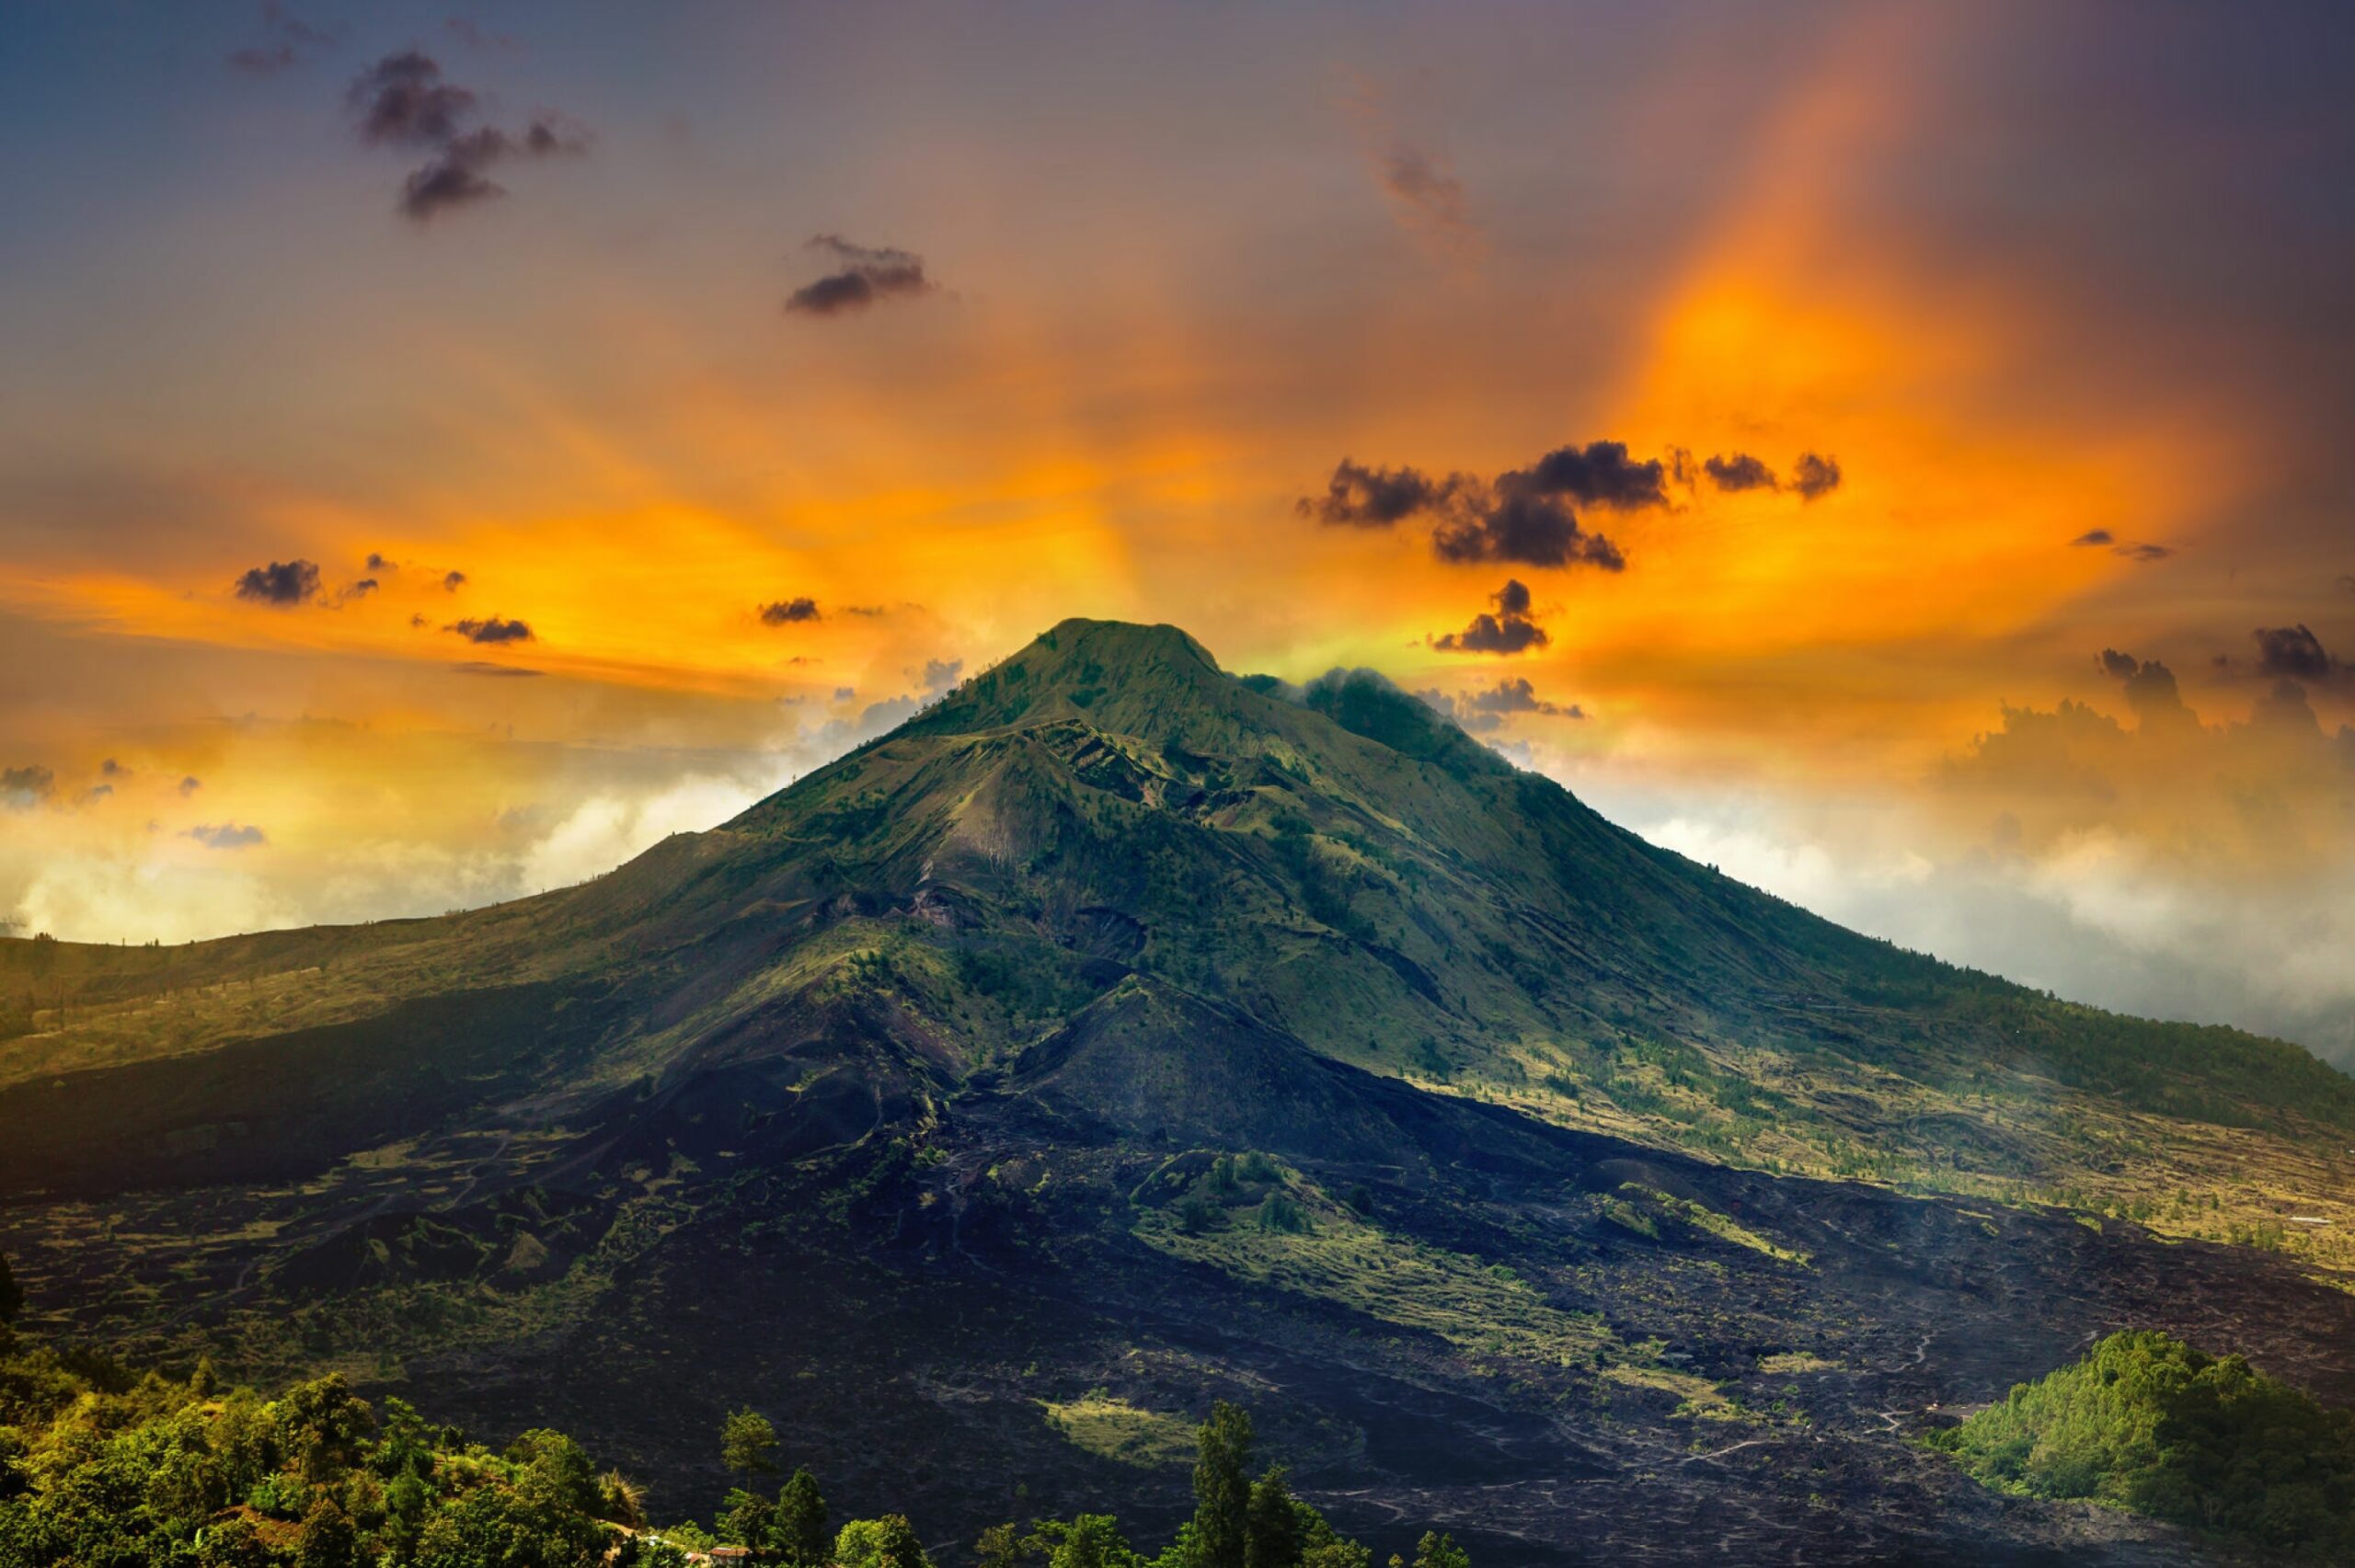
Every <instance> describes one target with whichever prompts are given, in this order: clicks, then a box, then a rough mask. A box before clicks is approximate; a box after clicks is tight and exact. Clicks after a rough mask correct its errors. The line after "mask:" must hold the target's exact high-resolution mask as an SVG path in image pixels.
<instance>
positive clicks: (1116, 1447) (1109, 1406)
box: [1039, 1389, 1194, 1470]
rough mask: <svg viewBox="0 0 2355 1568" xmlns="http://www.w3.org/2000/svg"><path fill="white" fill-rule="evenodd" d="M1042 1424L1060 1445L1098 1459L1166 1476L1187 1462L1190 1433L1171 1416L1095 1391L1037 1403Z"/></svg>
mask: <svg viewBox="0 0 2355 1568" xmlns="http://www.w3.org/2000/svg"><path fill="white" fill-rule="evenodd" d="M1039 1404H1040V1408H1041V1409H1043V1410H1044V1411H1045V1412H1046V1413H1047V1424H1048V1425H1051V1426H1052V1427H1053V1428H1054V1429H1055V1430H1056V1432H1057V1433H1059V1434H1060V1435H1061V1436H1062V1437H1063V1441H1064V1442H1066V1443H1069V1444H1070V1445H1071V1446H1072V1447H1074V1448H1084V1449H1086V1451H1087V1452H1089V1453H1091V1454H1094V1455H1096V1456H1097V1458H1099V1459H1113V1460H1116V1461H1118V1462H1119V1463H1120V1464H1124V1465H1134V1466H1136V1467H1137V1468H1138V1469H1140V1470H1166V1469H1168V1468H1169V1467H1170V1466H1172V1465H1181V1464H1188V1463H1190V1462H1192V1460H1193V1458H1194V1428H1193V1427H1192V1426H1191V1425H1189V1424H1188V1423H1187V1422H1185V1421H1184V1420H1182V1419H1180V1418H1179V1417H1177V1416H1175V1415H1164V1414H1162V1413H1159V1412H1157V1411H1151V1410H1143V1409H1140V1408H1139V1407H1138V1406H1136V1405H1133V1404H1131V1403H1130V1402H1128V1401H1126V1400H1122V1399H1114V1398H1113V1397H1111V1396H1110V1395H1109V1394H1108V1393H1106V1392H1105V1391H1103V1390H1101V1389H1097V1390H1096V1391H1092V1392H1090V1393H1087V1394H1084V1395H1082V1396H1081V1397H1080V1398H1078V1399H1075V1400H1065V1401H1061V1402H1058V1401H1054V1400H1040V1402H1039Z"/></svg>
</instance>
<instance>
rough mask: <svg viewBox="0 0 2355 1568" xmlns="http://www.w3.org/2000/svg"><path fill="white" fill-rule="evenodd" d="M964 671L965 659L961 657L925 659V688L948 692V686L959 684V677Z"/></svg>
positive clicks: (930, 690)
mask: <svg viewBox="0 0 2355 1568" xmlns="http://www.w3.org/2000/svg"><path fill="white" fill-rule="evenodd" d="M964 673H965V661H964V660H963V659H961V658H947V659H943V658H928V659H925V661H924V689H925V691H927V692H946V691H947V690H948V688H950V687H951V686H954V685H955V684H957V678H958V677H959V676H960V675H962V674H964Z"/></svg>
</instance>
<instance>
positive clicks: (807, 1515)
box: [769, 1470, 831, 1568]
mask: <svg viewBox="0 0 2355 1568" xmlns="http://www.w3.org/2000/svg"><path fill="white" fill-rule="evenodd" d="M830 1539H831V1538H830V1537H829V1536H828V1535H827V1533H826V1500H825V1499H824V1498H823V1497H821V1496H820V1495H819V1494H818V1478H817V1477H816V1476H813V1475H811V1474H810V1472H809V1471H807V1470H796V1471H794V1472H793V1473H792V1474H791V1475H790V1476H788V1477H787V1478H786V1482H785V1486H784V1488H783V1489H782V1490H781V1491H779V1492H778V1493H777V1494H776V1522H775V1525H773V1526H771V1527H770V1530H769V1541H770V1544H771V1545H772V1546H774V1547H775V1549H776V1551H778V1553H779V1554H781V1555H782V1556H783V1557H784V1559H785V1561H786V1562H787V1563H789V1564H791V1568H825V1563H826V1547H827V1545H828V1543H829V1541H830Z"/></svg>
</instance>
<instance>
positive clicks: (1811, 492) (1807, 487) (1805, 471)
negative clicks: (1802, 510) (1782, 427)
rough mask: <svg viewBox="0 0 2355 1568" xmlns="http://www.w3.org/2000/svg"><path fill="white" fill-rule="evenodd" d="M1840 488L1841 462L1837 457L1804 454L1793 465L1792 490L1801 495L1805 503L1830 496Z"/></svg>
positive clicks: (1800, 497)
mask: <svg viewBox="0 0 2355 1568" xmlns="http://www.w3.org/2000/svg"><path fill="white" fill-rule="evenodd" d="M1839 487H1840V460H1839V459H1838V458H1836V457H1824V456H1822V455H1821V454H1820V453H1817V452H1801V453H1799V456H1798V462H1796V463H1794V464H1791V488H1792V489H1794V490H1797V491H1798V493H1799V499H1801V500H1803V501H1812V500H1815V499H1816V498H1819V497H1822V496H1828V495H1830V494H1831V493H1832V491H1834V490H1836V489H1838V488H1839Z"/></svg>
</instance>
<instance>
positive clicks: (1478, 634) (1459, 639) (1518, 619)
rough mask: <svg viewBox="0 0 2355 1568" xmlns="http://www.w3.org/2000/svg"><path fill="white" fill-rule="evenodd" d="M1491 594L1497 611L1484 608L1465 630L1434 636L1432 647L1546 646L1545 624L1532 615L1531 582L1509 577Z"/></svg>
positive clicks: (1511, 649)
mask: <svg viewBox="0 0 2355 1568" xmlns="http://www.w3.org/2000/svg"><path fill="white" fill-rule="evenodd" d="M1488 597H1489V599H1490V600H1492V601H1494V602H1495V604H1496V606H1497V612H1496V613H1495V614H1493V615H1491V614H1489V613H1488V612H1486V611H1482V612H1480V613H1479V614H1477V615H1475V616H1473V617H1472V624H1470V625H1468V626H1466V627H1465V628H1464V630H1462V631H1460V632H1450V633H1448V634H1447V635H1444V636H1442V637H1438V638H1436V639H1434V640H1433V641H1432V643H1431V647H1435V648H1437V649H1439V650H1440V651H1441V652H1442V653H1501V654H1515V653H1526V652H1528V651H1529V650H1530V649H1531V648H1534V647H1545V645H1546V644H1547V643H1548V642H1550V641H1551V640H1552V639H1551V638H1550V637H1548V636H1547V635H1545V627H1543V626H1541V625H1539V624H1537V623H1536V622H1535V621H1534V620H1532V619H1530V616H1529V606H1530V598H1529V588H1528V585H1526V584H1525V583H1522V581H1521V580H1520V579H1518V578H1507V579H1505V585H1504V587H1502V588H1500V589H1497V591H1496V592H1494V593H1492V594H1490V595H1489V596H1488Z"/></svg>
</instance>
